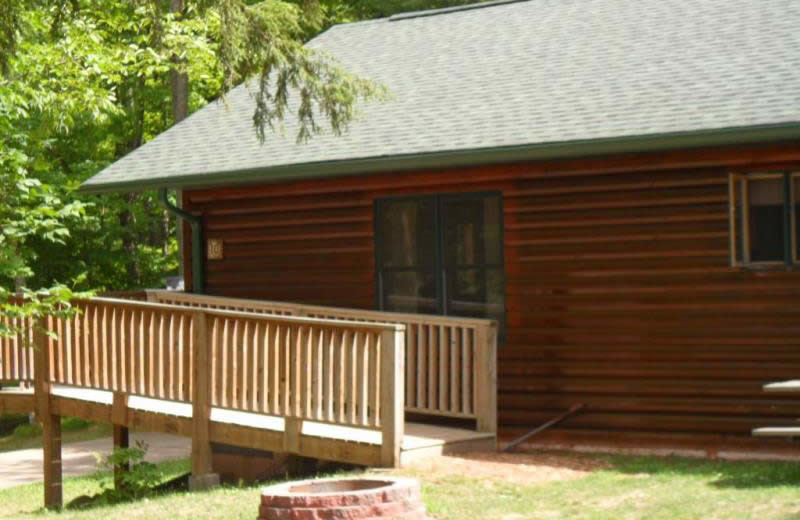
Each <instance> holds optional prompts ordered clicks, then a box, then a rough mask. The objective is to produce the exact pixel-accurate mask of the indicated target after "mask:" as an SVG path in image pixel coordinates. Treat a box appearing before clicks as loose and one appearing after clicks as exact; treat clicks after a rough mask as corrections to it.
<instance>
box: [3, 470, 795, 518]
mask: <svg viewBox="0 0 800 520" xmlns="http://www.w3.org/2000/svg"><path fill="white" fill-rule="evenodd" d="M572 457H573V458H577V459H580V458H585V459H587V460H598V459H599V460H602V461H605V462H606V464H603V465H602V467H601V469H596V470H594V471H592V472H590V473H588V474H586V475H585V476H583V477H580V478H577V479H573V480H562V481H554V482H549V483H542V484H537V485H524V484H518V483H514V482H512V481H510V480H511V477H509V478H472V477H470V476H468V475H452V474H450V475H448V474H442V475H437V474H431V473H430V472H428V471H424V470H416V471H415V470H413V469H411V470H402V471H398V472H393V473H392V474H400V475H407V476H415V477H419V478H420V479H421V481H422V483H423V494H424V499H425V502H426V504H427V507H428V511H429V513H430V515H431V517H433V518H436V519H441V520H444V519H452V520H463V519H470V518H480V519H492V520H523V519H562V518H568V519H598V520H599V519H609V520H611V519H613V520H620V519H648V520H658V519H676V518H678V519H704V520H712V519H720V520H721V519H725V520H727V519H757V520H789V519H800V464H795V463H787V462H769V463H765V462H723V461H708V460H696V459H685V458H679V457H671V458H657V457H623V456H594V455H575V456H572ZM161 467H162V468H164V470H165V472H166V473H169V474H170V475H174V474H178V473H180V472H181V471H184V470H186V469H187V467H188V464H187V462H186V461H179V462H170V463H166V464H163V465H162V466H161ZM106 478H108V477H106ZM259 488H260V486H255V485H253V486H245V487H223V488H220V489H217V490H214V491H210V492H203V493H173V494H167V495H162V496H159V497H156V498H151V499H149V500H145V501H140V502H136V503H129V504H122V505H116V506H110V507H98V508H95V509H90V510H85V511H64V512H61V513H53V512H44V511H42V510H41V508H40V505H41V500H42V486H41V484H37V485H28V486H22V487H19V488H14V489H7V490H0V516H2V517H4V518H40V517H52V518H58V519H59V520H62V519H63V520H66V519H71V518H75V519H85V520H90V519H97V520H100V519H102V520H107V519H109V518H126V519H133V518H143V519H144V518H148V519H149V518H170V519H172V518H191V519H199V518H220V519H223V518H225V519H228V518H246V519H249V520H253V519H255V518H256V516H257V507H258V502H259ZM99 489H100V487H99V483H98V481H97V479H96V478H72V479H67V480H66V482H65V490H64V493H65V499H66V500H67V501H68V500H71V499H73V498H75V497H77V496H79V495H82V494H91V493H96V492H97V491H98V490H99Z"/></svg>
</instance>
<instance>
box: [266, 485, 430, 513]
mask: <svg viewBox="0 0 800 520" xmlns="http://www.w3.org/2000/svg"><path fill="white" fill-rule="evenodd" d="M258 518H259V520H379V519H380V520H425V519H426V518H427V517H426V516H425V504H423V502H422V495H421V493H420V488H419V481H418V480H416V479H411V478H386V477H375V478H360V479H349V478H344V479H322V480H305V481H300V482H288V483H286V484H278V485H276V486H270V487H268V488H264V489H263V490H262V492H261V507H260V508H259V516H258Z"/></svg>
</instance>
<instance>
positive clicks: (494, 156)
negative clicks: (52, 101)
mask: <svg viewBox="0 0 800 520" xmlns="http://www.w3.org/2000/svg"><path fill="white" fill-rule="evenodd" d="M794 139H798V140H800V122H792V123H783V124H774V125H761V126H748V127H734V128H722V129H715V130H703V131H695V132H675V133H664V134H650V135H635V136H626V137H611V138H603V139H590V140H582V141H559V142H553V143H539V144H530V145H515V146H501V147H491V148H473V149H468V150H448V151H442V152H427V153H418V154H403V155H387V156H375V157H365V158H358V159H343V160H336V161H320V162H309V163H300V164H289V165H280V166H273V167H267V168H253V169H246V170H231V171H225V172H219V173H208V174H194V175H182V176H175V177H169V178H164V179H142V180H136V181H125V182H108V183H103V184H99V183H98V184H94V183H91V179H89V180H88V181H86V182H84V183H83V184H82V185H81V186H80V188H79V191H80V192H81V193H109V192H115V191H140V190H147V189H157V188H184V189H191V188H208V187H212V186H220V185H225V184H245V183H255V182H277V181H287V180H300V179H315V178H324V177H335V176H348V175H364V174H375V173H388V172H400V171H410V170H422V169H432V168H435V169H439V168H453V167H458V166H481V165H487V164H503V163H514V162H523V161H534V160H549V159H570V158H579V157H590V156H600V155H611V154H621V153H637V152H657V151H665V150H676V149H683V148H687V149H688V148H700V147H704V146H726V145H737V144H758V143H766V142H773V141H789V140H794Z"/></svg>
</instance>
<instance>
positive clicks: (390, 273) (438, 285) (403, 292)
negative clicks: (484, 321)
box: [375, 193, 505, 324]
mask: <svg viewBox="0 0 800 520" xmlns="http://www.w3.org/2000/svg"><path fill="white" fill-rule="evenodd" d="M375 221H376V253H377V259H376V260H377V270H378V293H379V294H378V298H379V306H380V308H381V309H382V310H389V311H398V312H412V313H426V314H449V315H454V316H474V317H485V318H492V319H496V320H498V322H499V323H501V324H502V323H503V315H504V300H505V298H504V279H503V218H502V198H501V195H500V194H499V193H463V194H452V195H451V194H448V195H426V196H418V197H407V198H389V199H380V200H378V201H377V202H376V220H375Z"/></svg>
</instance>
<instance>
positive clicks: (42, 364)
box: [33, 319, 64, 509]
mask: <svg viewBox="0 0 800 520" xmlns="http://www.w3.org/2000/svg"><path fill="white" fill-rule="evenodd" d="M46 327H47V320H46V319H42V320H41V321H39V323H38V327H37V328H36V329H35V330H34V331H33V342H34V345H33V346H34V348H35V349H36V350H35V352H34V358H35V361H34V363H35V365H34V392H35V395H36V397H35V398H36V415H37V416H38V417H39V421H41V423H42V448H43V451H44V457H43V459H44V467H43V470H44V506H45V507H47V508H56V509H60V508H61V507H62V506H63V503H64V494H63V490H62V486H61V478H62V475H61V417H60V416H58V415H53V414H52V413H51V411H50V342H49V341H48V340H47V335H46V334H45V333H44V329H45V328H46Z"/></svg>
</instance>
